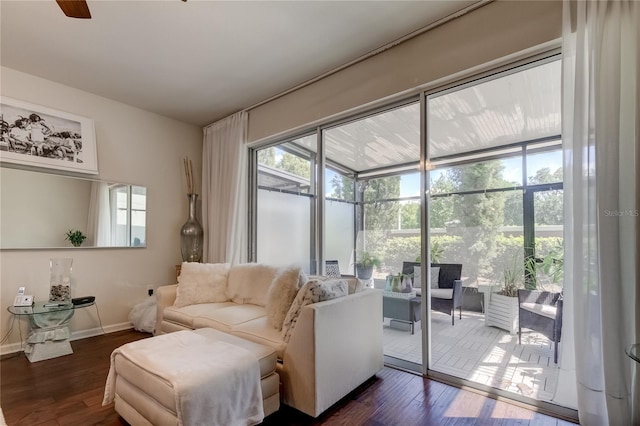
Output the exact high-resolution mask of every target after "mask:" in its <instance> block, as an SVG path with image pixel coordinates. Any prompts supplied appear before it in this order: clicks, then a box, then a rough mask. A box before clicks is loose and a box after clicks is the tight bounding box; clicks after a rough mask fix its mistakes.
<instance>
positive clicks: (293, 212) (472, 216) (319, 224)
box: [251, 57, 563, 401]
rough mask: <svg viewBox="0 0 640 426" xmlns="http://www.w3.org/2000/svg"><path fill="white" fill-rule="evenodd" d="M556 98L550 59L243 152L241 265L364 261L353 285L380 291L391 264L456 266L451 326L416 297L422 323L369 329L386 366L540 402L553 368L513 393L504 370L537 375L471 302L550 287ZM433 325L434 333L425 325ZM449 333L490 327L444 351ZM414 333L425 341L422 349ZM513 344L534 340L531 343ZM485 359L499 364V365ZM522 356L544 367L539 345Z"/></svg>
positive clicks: (555, 284)
mask: <svg viewBox="0 0 640 426" xmlns="http://www.w3.org/2000/svg"><path fill="white" fill-rule="evenodd" d="M560 93H561V91H560V62H559V61H558V60H557V58H553V57H551V58H547V59H545V60H541V61H538V62H534V63H532V64H528V65H525V66H522V67H519V68H515V69H512V70H508V71H506V72H503V73H499V74H495V75H492V76H490V77H486V78H483V79H480V80H476V81H472V82H469V83H465V84H464V85H459V86H454V87H451V88H449V89H446V90H443V91H439V92H433V93H425V94H423V95H421V96H419V97H416V98H413V99H409V100H406V101H405V102H400V103H397V104H394V105H390V106H388V107H386V108H382V109H378V110H375V111H370V112H368V113H366V114H363V115H360V116H357V117H353V118H350V119H348V120H344V121H341V122H338V123H330V124H327V125H324V126H319V127H317V128H315V129H312V130H310V131H309V132H307V133H304V134H301V135H300V136H297V137H293V138H288V139H286V140H282V141H279V142H277V143H275V144H272V145H269V146H266V147H260V148H258V149H255V150H253V151H252V155H253V157H252V158H253V164H254V176H255V180H254V185H255V186H254V188H253V191H254V197H253V203H254V204H253V208H252V211H253V212H254V222H252V223H253V225H254V228H253V237H252V248H251V259H252V260H255V261H258V262H265V263H275V264H297V265H299V266H300V267H302V268H303V269H304V270H305V271H306V272H307V273H308V274H322V273H324V272H325V270H324V266H325V262H326V261H337V262H338V265H339V268H340V272H341V274H343V275H349V276H354V275H356V263H357V262H358V261H359V260H360V259H362V257H363V256H365V255H369V256H373V257H375V258H376V259H378V260H379V261H380V265H379V267H378V268H376V269H375V271H374V274H373V278H372V280H367V281H366V282H367V284H368V285H371V286H375V287H376V288H380V289H385V283H386V278H387V276H389V275H394V274H398V273H400V272H401V271H402V270H403V263H405V262H417V263H418V264H421V266H422V268H423V269H424V268H425V267H427V268H428V266H429V264H430V263H440V264H461V265H462V273H461V280H462V282H463V294H464V303H463V309H462V320H461V322H459V323H458V325H454V326H451V317H446V318H443V317H441V316H440V315H442V314H440V313H432V312H430V311H428V310H427V309H426V308H428V307H429V298H428V297H423V298H422V305H421V306H420V308H419V309H422V313H424V312H427V313H426V315H424V316H421V317H420V318H421V319H422V318H426V319H427V322H428V324H422V322H423V321H420V320H418V324H416V325H417V330H418V331H417V333H416V334H414V335H412V334H411V332H410V331H409V329H407V328H403V324H397V323H396V324H394V323H393V321H390V319H389V318H385V319H384V320H383V319H381V321H382V322H383V327H385V339H386V338H387V335H392V334H393V336H394V337H393V338H391V339H390V340H389V341H387V343H388V345H386V346H385V355H387V357H386V359H387V361H388V362H391V363H393V362H395V361H399V362H401V363H402V366H403V367H405V368H410V369H414V370H416V371H423V364H426V367H427V369H428V370H433V371H440V372H442V373H445V374H451V375H454V376H456V377H460V378H463V379H465V380H471V381H476V382H479V383H482V384H484V385H489V386H493V387H497V388H501V389H505V390H508V391H510V392H516V393H517V392H518V390H519V389H527V387H528V388H529V389H534V390H533V391H531V392H528V393H527V394H526V395H525V396H527V397H531V398H539V399H541V400H545V401H551V400H552V398H553V394H554V392H555V382H554V374H556V373H555V371H556V369H557V367H556V366H554V365H553V360H552V361H551V362H550V364H549V365H547V366H539V367H540V368H543V367H544V369H543V370H540V372H539V374H538V375H535V374H534V376H535V379H531V377H528V378H527V377H524V378H523V377H521V378H520V379H521V380H523V383H524V382H526V380H534V382H535V383H534V382H526V383H525V385H522V384H521V386H519V387H517V386H515V385H514V384H513V383H515V382H514V380H517V379H515V377H518V375H519V374H520V373H518V371H519V370H518V369H517V368H518V367H513V368H514V369H513V371H512V370H511V361H509V360H510V359H513V358H518V362H516V363H515V364H517V365H521V366H524V367H522V368H528V369H529V370H528V371H534V370H535V369H536V368H538V366H533V365H531V364H527V363H526V362H523V361H522V360H521V359H520V357H521V355H522V354H523V352H522V350H521V349H522V348H526V346H524V345H522V344H519V343H517V342H515V343H514V341H513V339H512V338H509V339H508V341H509V343H504V342H506V340H505V338H503V337H502V336H503V333H506V335H507V336H509V333H508V331H505V330H499V329H495V330H493V328H488V327H486V325H485V323H484V293H486V292H493V291H496V290H498V289H499V287H500V286H501V284H502V283H503V282H504V279H505V276H506V274H507V272H508V271H510V273H511V274H514V273H515V274H516V275H519V279H520V283H519V285H520V286H521V287H527V288H536V289H539V290H546V291H561V289H562V277H561V274H560V275H559V274H558V270H561V262H562V244H563V222H562V218H563V205H562V187H563V186H562V178H563V174H562V141H561V136H560V124H561V123H560ZM558 265H560V266H559V267H558ZM428 275H429V274H424V277H423V278H422V279H421V281H417V282H415V283H414V286H416V287H418V288H419V289H420V290H423V294H430V292H431V291H432V289H431V288H430V286H433V285H434V283H433V280H431V279H430V278H429V277H428ZM413 278H415V275H414V277H413ZM435 285H436V287H437V283H435ZM387 290H388V289H387ZM442 320H444V323H446V324H448V325H447V326H446V327H444V328H438V327H439V326H437V327H436V326H435V325H434V321H437V322H439V321H442ZM465 320H466V321H467V322H466V323H465ZM457 321H458V318H457V317H456V322H457ZM462 323H465V325H464V326H461V325H459V324H462ZM472 324H474V325H472ZM456 327H457V328H456ZM421 329H424V330H426V332H425V334H423V333H422V332H421V331H420V330H421ZM463 330H468V336H481V335H485V336H487V335H488V334H487V333H486V331H489V330H492V332H491V333H489V334H491V338H490V339H489V340H490V342H489V341H488V343H487V347H486V348H485V349H483V350H480V349H477V350H472V348H466V349H460V348H458V349H456V348H455V342H454V343H453V344H450V342H451V341H455V340H456V339H457V340H459V339H460V333H462V332H463ZM403 333H404V334H403ZM421 336H427V338H428V339H430V340H428V341H427V342H426V343H424V344H422V343H421V342H422V339H421ZM468 336H467V337H465V339H467V340H469V341H471V340H473V339H474V337H468ZM405 337H406V339H405ZM416 337H417V339H416ZM516 340H517V338H516ZM527 342H528V343H527ZM483 344H484V343H483ZM501 345H506V346H509V348H510V349H509V351H506V350H503V349H504V348H502V349H500V348H501ZM525 345H542V346H543V347H544V345H548V341H546V340H545V338H544V336H542V337H540V336H538V335H535V334H531V335H530V338H529V340H527V341H526V342H525ZM506 346H505V347H506ZM478 347H479V346H478ZM530 348H533V346H530ZM423 349H426V352H425V351H424V350H423ZM456 351H457V352H456ZM465 351H467V352H468V353H469V356H468V357H467V355H464V352H465ZM485 352H486V354H488V355H487V357H489V358H491V357H494V358H491V359H495V357H496V353H498V354H501V355H500V356H499V358H500V361H499V362H497V364H499V365H497V366H493V365H492V362H490V361H486V360H485V359H484V358H483V356H482V353H485ZM525 352H526V351H525ZM461 353H462V355H461ZM526 353H527V354H528V355H527V356H528V357H529V358H531V357H537V358H536V359H537V361H536V363H538V364H539V363H544V362H547V363H549V361H548V357H547V355H546V353H547V352H545V350H544V348H543V350H541V352H539V353H538V354H537V355H531V354H532V352H531V353H530V352H526ZM452 354H455V355H452ZM471 355H473V356H471ZM522 356H523V355H522ZM452 357H453V358H452ZM455 357H458V358H457V360H455V359H454V358H455ZM465 357H466V358H465ZM531 359H533V358H531ZM448 360H453V361H448ZM545 360H546V361H545ZM448 362H450V363H452V365H453V364H455V368H452V365H449V364H447V363H448ZM462 366H464V367H462ZM505 369H506V370H505ZM497 377H501V379H500V380H498V379H497ZM505 377H509V378H510V379H509V380H507V379H505ZM541 383H542V384H541Z"/></svg>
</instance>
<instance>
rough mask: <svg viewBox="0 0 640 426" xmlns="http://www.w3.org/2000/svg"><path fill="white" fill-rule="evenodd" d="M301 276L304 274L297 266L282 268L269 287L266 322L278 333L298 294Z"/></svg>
mask: <svg viewBox="0 0 640 426" xmlns="http://www.w3.org/2000/svg"><path fill="white" fill-rule="evenodd" d="M302 274H304V272H302V270H301V269H300V268H299V267H297V266H291V267H287V268H282V269H280V270H279V271H278V273H277V275H276V277H275V278H274V280H273V282H272V283H271V287H269V293H268V295H267V322H268V323H269V325H271V326H272V327H273V328H275V329H276V330H278V331H280V330H282V323H283V322H284V318H285V317H286V316H287V312H289V308H290V307H291V303H292V302H293V299H295V298H296V294H298V288H299V287H298V283H299V281H300V277H301V275H302Z"/></svg>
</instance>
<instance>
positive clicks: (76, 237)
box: [64, 229, 87, 247]
mask: <svg viewBox="0 0 640 426" xmlns="http://www.w3.org/2000/svg"><path fill="white" fill-rule="evenodd" d="M86 238H87V236H86V235H84V234H83V233H82V231H80V230H77V229H69V230H68V231H67V233H66V234H65V237H64V239H65V240H69V242H70V243H71V244H72V245H73V246H74V247H80V246H81V245H82V243H83V242H84V240H85V239H86Z"/></svg>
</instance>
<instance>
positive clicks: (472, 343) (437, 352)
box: [383, 311, 558, 402]
mask: <svg viewBox="0 0 640 426" xmlns="http://www.w3.org/2000/svg"><path fill="white" fill-rule="evenodd" d="M431 329H432V333H433V336H432V343H431V349H432V352H433V353H432V355H431V356H432V358H431V359H432V365H431V369H432V370H435V371H438V372H441V373H446V374H450V375H452V376H455V377H459V378H463V379H467V380H471V381H474V382H478V383H482V384H485V385H489V386H492V387H496V388H499V389H503V390H508V391H510V392H514V393H517V394H520V395H524V396H527V397H531V398H534V399H537V400H540V401H549V402H553V396H554V392H555V388H556V384H557V379H558V366H557V364H554V362H553V346H552V344H551V342H550V341H549V340H548V339H547V338H546V337H544V336H542V335H540V334H538V333H534V332H530V333H529V332H526V333H523V338H522V345H519V344H518V336H517V335H514V334H509V333H508V332H506V331H504V330H500V329H498V328H495V327H487V326H485V324H484V317H483V314H482V313H479V312H470V311H462V320H459V319H458V317H456V322H455V325H454V326H451V317H450V316H448V315H444V314H441V313H438V312H434V313H433V314H432V325H431ZM383 333H384V353H385V355H388V356H391V357H394V358H399V359H403V360H405V361H409V362H413V363H416V364H422V344H421V338H422V332H421V331H420V326H419V325H417V326H416V333H415V334H414V335H411V332H409V331H404V330H400V329H397V328H392V327H390V324H389V320H385V322H384V324H383Z"/></svg>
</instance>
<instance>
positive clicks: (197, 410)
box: [102, 331, 264, 426]
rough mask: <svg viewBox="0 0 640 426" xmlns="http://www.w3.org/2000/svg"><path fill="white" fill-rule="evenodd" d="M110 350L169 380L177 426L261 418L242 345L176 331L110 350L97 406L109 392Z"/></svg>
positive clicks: (112, 374)
mask: <svg viewBox="0 0 640 426" xmlns="http://www.w3.org/2000/svg"><path fill="white" fill-rule="evenodd" d="M116 354H120V355H121V356H123V357H125V358H127V359H129V360H130V361H131V362H133V363H134V364H136V365H137V366H138V367H140V368H143V369H145V370H146V371H148V372H149V373H151V374H154V375H156V376H159V377H161V378H163V379H165V380H166V381H167V382H169V383H171V385H172V386H173V389H174V393H175V398H176V408H177V415H178V424H180V425H187V426H190V425H225V426H227V425H253V424H257V423H260V422H261V421H262V420H263V419H264V409H263V406H262V389H261V387H260V367H259V365H258V360H257V358H256V357H255V356H254V355H253V354H252V353H251V352H249V351H247V350H246V349H243V348H240V347H238V346H234V345H231V344H229V343H225V342H219V341H214V340H211V339H208V338H206V337H204V336H201V335H199V334H196V333H194V332H192V331H178V332H175V333H169V334H163V335H161V336H156V337H153V338H150V339H143V340H138V341H136V342H132V343H128V344H126V345H123V346H121V347H119V348H118V349H116V350H114V351H113V353H112V354H111V369H110V370H109V375H108V376H107V383H106V386H105V389H104V400H103V401H102V405H107V404H110V403H111V402H112V401H113V400H114V397H115V385H116V374H117V372H116V371H115V357H116Z"/></svg>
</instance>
